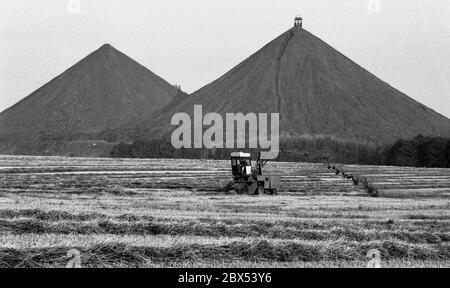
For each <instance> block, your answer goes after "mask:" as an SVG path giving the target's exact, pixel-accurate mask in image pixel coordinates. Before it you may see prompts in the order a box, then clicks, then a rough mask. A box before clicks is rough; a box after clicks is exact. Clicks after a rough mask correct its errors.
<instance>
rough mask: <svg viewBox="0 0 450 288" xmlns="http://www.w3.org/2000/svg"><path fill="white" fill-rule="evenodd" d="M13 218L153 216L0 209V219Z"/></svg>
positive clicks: (134, 218)
mask: <svg viewBox="0 0 450 288" xmlns="http://www.w3.org/2000/svg"><path fill="white" fill-rule="evenodd" d="M13 218H32V219H35V220H42V221H81V222H82V221H91V220H106V219H117V220H123V221H130V222H137V221H153V220H155V217H153V216H150V215H143V216H137V215H133V214H122V215H118V216H111V215H105V214H100V213H79V214H73V213H69V212H67V211H57V210H52V211H44V210H40V209H23V210H0V219H13Z"/></svg>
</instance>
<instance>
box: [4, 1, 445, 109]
mask: <svg viewBox="0 0 450 288" xmlns="http://www.w3.org/2000/svg"><path fill="white" fill-rule="evenodd" d="M77 2H80V3H81V5H80V6H78V5H77ZM297 14H299V15H302V16H303V17H304V19H305V20H304V27H305V28H306V29H307V30H309V31H310V32H312V33H313V34H315V35H316V36H318V37H319V38H321V39H322V40H324V41H326V42H328V43H329V44H330V45H332V46H333V47H335V48H336V49H337V50H339V51H340V52H342V53H344V54H345V55H346V56H348V57H349V58H351V59H352V60H354V61H355V62H357V63H358V64H360V65H362V66H363V67H364V68H366V69H368V70H369V71H371V72H372V73H374V74H375V75H377V76H378V77H380V78H381V79H383V80H385V81H386V82H388V83H389V84H391V85H393V86H394V87H395V88H397V89H399V90H401V91H403V92H405V93H406V94H408V95H409V96H411V97H413V98H414V99H416V100H418V101H419V102H422V103H424V104H425V105H427V106H429V107H431V108H433V109H434V110H436V111H438V112H440V113H442V114H444V115H446V116H447V117H450V83H449V82H450V1H449V0H429V1H424V0H334V1H333V0H251V1H244V0H150V1H149V0H0V111H2V110H4V109H6V108H8V107H9V106H11V105H13V104H14V103H16V102H17V101H19V100H20V99H22V98H24V97H25V96H27V95H28V94H30V93H31V92H33V91H34V90H36V89H37V88H39V87H40V86H42V85H43V84H45V83H46V82H48V81H49V80H51V79H52V78H54V77H55V76H57V75H58V74H60V73H61V72H63V71H64V70H66V69H67V68H68V67H70V66H71V65H73V64H74V63H75V62H77V61H79V60H80V59H82V58H83V57H84V56H86V55H87V54H89V53H90V52H92V51H94V50H96V49H97V48H98V47H100V46H101V45H102V44H104V43H110V44H112V45H113V46H114V47H115V48H117V49H119V50H121V51H122V52H124V53H125V54H127V55H128V56H130V57H132V58H134V59H135V60H137V61H138V62H140V63H141V64H143V65H144V66H146V67H147V68H149V69H150V70H152V71H153V72H154V73H156V74H158V75H159V76H161V77H163V78H165V79H166V80H167V81H169V82H171V83H172V84H180V85H181V86H182V88H183V89H184V90H186V91H187V92H194V91H195V90H197V89H199V88H201V87H202V86H204V85H206V84H208V83H209V82H211V81H213V80H215V79H217V78H218V77H219V76H221V75H223V74H224V73H225V72H227V71H228V70H229V69H231V68H232V67H234V66H235V65H236V64H238V63H239V62H241V61H242V60H244V59H245V58H247V57H248V56H250V55H251V54H252V53H254V52H256V51H257V50H258V49H260V48H261V47H262V46H264V45H265V44H266V43H268V42H269V41H271V40H273V39H274V38H275V37H277V36H278V35H280V34H281V33H283V32H285V31H286V30H287V29H289V28H290V27H291V26H292V25H293V18H294V17H295V16H296V15H297Z"/></svg>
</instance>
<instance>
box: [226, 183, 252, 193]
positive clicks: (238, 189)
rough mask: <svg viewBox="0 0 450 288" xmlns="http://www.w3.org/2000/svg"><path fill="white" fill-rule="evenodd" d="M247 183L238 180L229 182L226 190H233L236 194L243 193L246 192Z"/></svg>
mask: <svg viewBox="0 0 450 288" xmlns="http://www.w3.org/2000/svg"><path fill="white" fill-rule="evenodd" d="M247 189H248V185H247V184H246V183H240V182H234V181H233V182H231V183H230V184H229V185H228V186H227V192H230V191H234V193H236V194H245V193H247Z"/></svg>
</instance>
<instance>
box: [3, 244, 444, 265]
mask: <svg viewBox="0 0 450 288" xmlns="http://www.w3.org/2000/svg"><path fill="white" fill-rule="evenodd" d="M370 249H378V250H380V252H381V256H382V259H385V260H394V259H407V260H444V261H448V260H450V246H448V245H446V246H435V247H414V246H410V245H406V244H399V243H396V242H392V241H385V242H380V243H378V244H371V245H365V244H358V245H350V246H348V245H342V244H339V243H324V244H323V245H320V246H318V245H316V246H312V245H306V244H297V243H289V244H273V243H269V242H267V241H265V240H261V241H255V242H253V243H241V242H233V243H230V244H226V245H220V246H214V245H179V246H173V247H169V248H157V247H133V246H127V245H124V244H108V245H97V246H93V247H91V248H85V249H78V250H79V251H80V252H81V262H82V265H83V266H84V267H140V266H144V265H146V264H148V263H149V262H157V263H168V262H185V261H195V262H199V261H201V262H208V261H217V260H220V261H230V262H231V261H262V262H264V261H276V262H319V261H340V260H343V261H360V260H363V259H365V256H366V253H367V251H369V250H370ZM68 250H69V248H68V247H61V248H38V249H23V250H16V249H2V248H0V267H64V266H65V265H66V263H67V261H68V259H67V257H66V253H67V251H68Z"/></svg>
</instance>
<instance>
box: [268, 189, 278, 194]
mask: <svg viewBox="0 0 450 288" xmlns="http://www.w3.org/2000/svg"><path fill="white" fill-rule="evenodd" d="M270 195H278V190H277V189H271V190H270Z"/></svg>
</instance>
